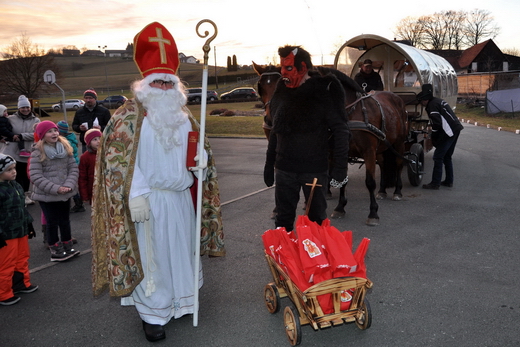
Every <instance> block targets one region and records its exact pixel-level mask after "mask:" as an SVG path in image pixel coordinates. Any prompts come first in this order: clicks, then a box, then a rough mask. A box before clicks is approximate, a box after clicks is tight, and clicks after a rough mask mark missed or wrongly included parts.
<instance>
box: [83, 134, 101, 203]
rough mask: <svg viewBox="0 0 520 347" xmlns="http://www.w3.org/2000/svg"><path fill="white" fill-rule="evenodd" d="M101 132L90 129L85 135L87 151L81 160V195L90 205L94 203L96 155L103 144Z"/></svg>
mask: <svg viewBox="0 0 520 347" xmlns="http://www.w3.org/2000/svg"><path fill="white" fill-rule="evenodd" d="M101 135H102V133H101V131H100V130H98V129H90V130H89V131H87V132H86V133H85V143H86V144H87V150H86V151H85V153H83V154H82V155H81V158H80V160H79V181H78V184H79V195H80V196H81V199H82V200H83V201H85V202H88V203H89V204H90V203H92V188H93V185H94V169H95V167H96V154H97V149H98V147H99V144H100V142H101Z"/></svg>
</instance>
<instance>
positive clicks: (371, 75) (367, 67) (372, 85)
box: [354, 59, 384, 93]
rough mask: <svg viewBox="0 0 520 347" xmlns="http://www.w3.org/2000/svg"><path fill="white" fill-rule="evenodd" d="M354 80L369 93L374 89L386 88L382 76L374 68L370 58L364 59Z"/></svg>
mask: <svg viewBox="0 0 520 347" xmlns="http://www.w3.org/2000/svg"><path fill="white" fill-rule="evenodd" d="M354 81H356V82H357V83H358V84H359V86H360V87H361V88H363V90H364V91H365V92H367V93H368V92H371V91H372V90H383V89H384V88H383V81H382V80H381V76H380V75H379V74H378V73H377V72H375V71H374V69H373V68H372V60H370V59H365V61H363V65H361V69H360V70H359V72H358V73H357V74H356V76H354Z"/></svg>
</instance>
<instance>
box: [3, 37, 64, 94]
mask: <svg viewBox="0 0 520 347" xmlns="http://www.w3.org/2000/svg"><path fill="white" fill-rule="evenodd" d="M3 57H4V59H6V60H4V61H2V62H0V85H1V86H3V88H4V91H6V92H11V93H17V94H23V95H26V96H27V97H29V98H34V97H36V96H37V91H38V89H39V88H40V86H41V85H42V84H43V83H44V81H43V74H44V72H45V71H46V70H49V69H56V67H55V65H54V57H52V56H51V55H46V54H45V53H44V51H43V49H40V48H39V47H38V45H37V44H33V43H32V42H31V40H30V39H29V37H27V35H26V34H25V33H24V34H22V36H21V37H20V38H17V39H15V40H14V41H13V42H12V43H11V45H10V46H8V47H7V49H6V50H5V53H4V54H3Z"/></svg>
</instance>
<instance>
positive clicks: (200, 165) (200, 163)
mask: <svg viewBox="0 0 520 347" xmlns="http://www.w3.org/2000/svg"><path fill="white" fill-rule="evenodd" d="M205 154H206V153H204V155H202V159H199V157H200V156H199V155H198V154H197V155H196V156H195V158H193V160H195V162H196V163H197V166H192V167H190V168H189V170H190V171H197V170H199V169H202V170H204V169H205V168H207V167H208V157H207V155H205Z"/></svg>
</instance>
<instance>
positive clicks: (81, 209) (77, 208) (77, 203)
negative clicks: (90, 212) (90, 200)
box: [70, 197, 85, 213]
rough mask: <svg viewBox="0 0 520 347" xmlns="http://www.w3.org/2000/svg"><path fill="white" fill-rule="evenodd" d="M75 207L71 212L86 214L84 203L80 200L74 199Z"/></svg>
mask: <svg viewBox="0 0 520 347" xmlns="http://www.w3.org/2000/svg"><path fill="white" fill-rule="evenodd" d="M73 200H74V206H72V208H71V209H70V212H73V213H74V212H85V206H83V201H81V199H80V198H77V197H74V199H73Z"/></svg>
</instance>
